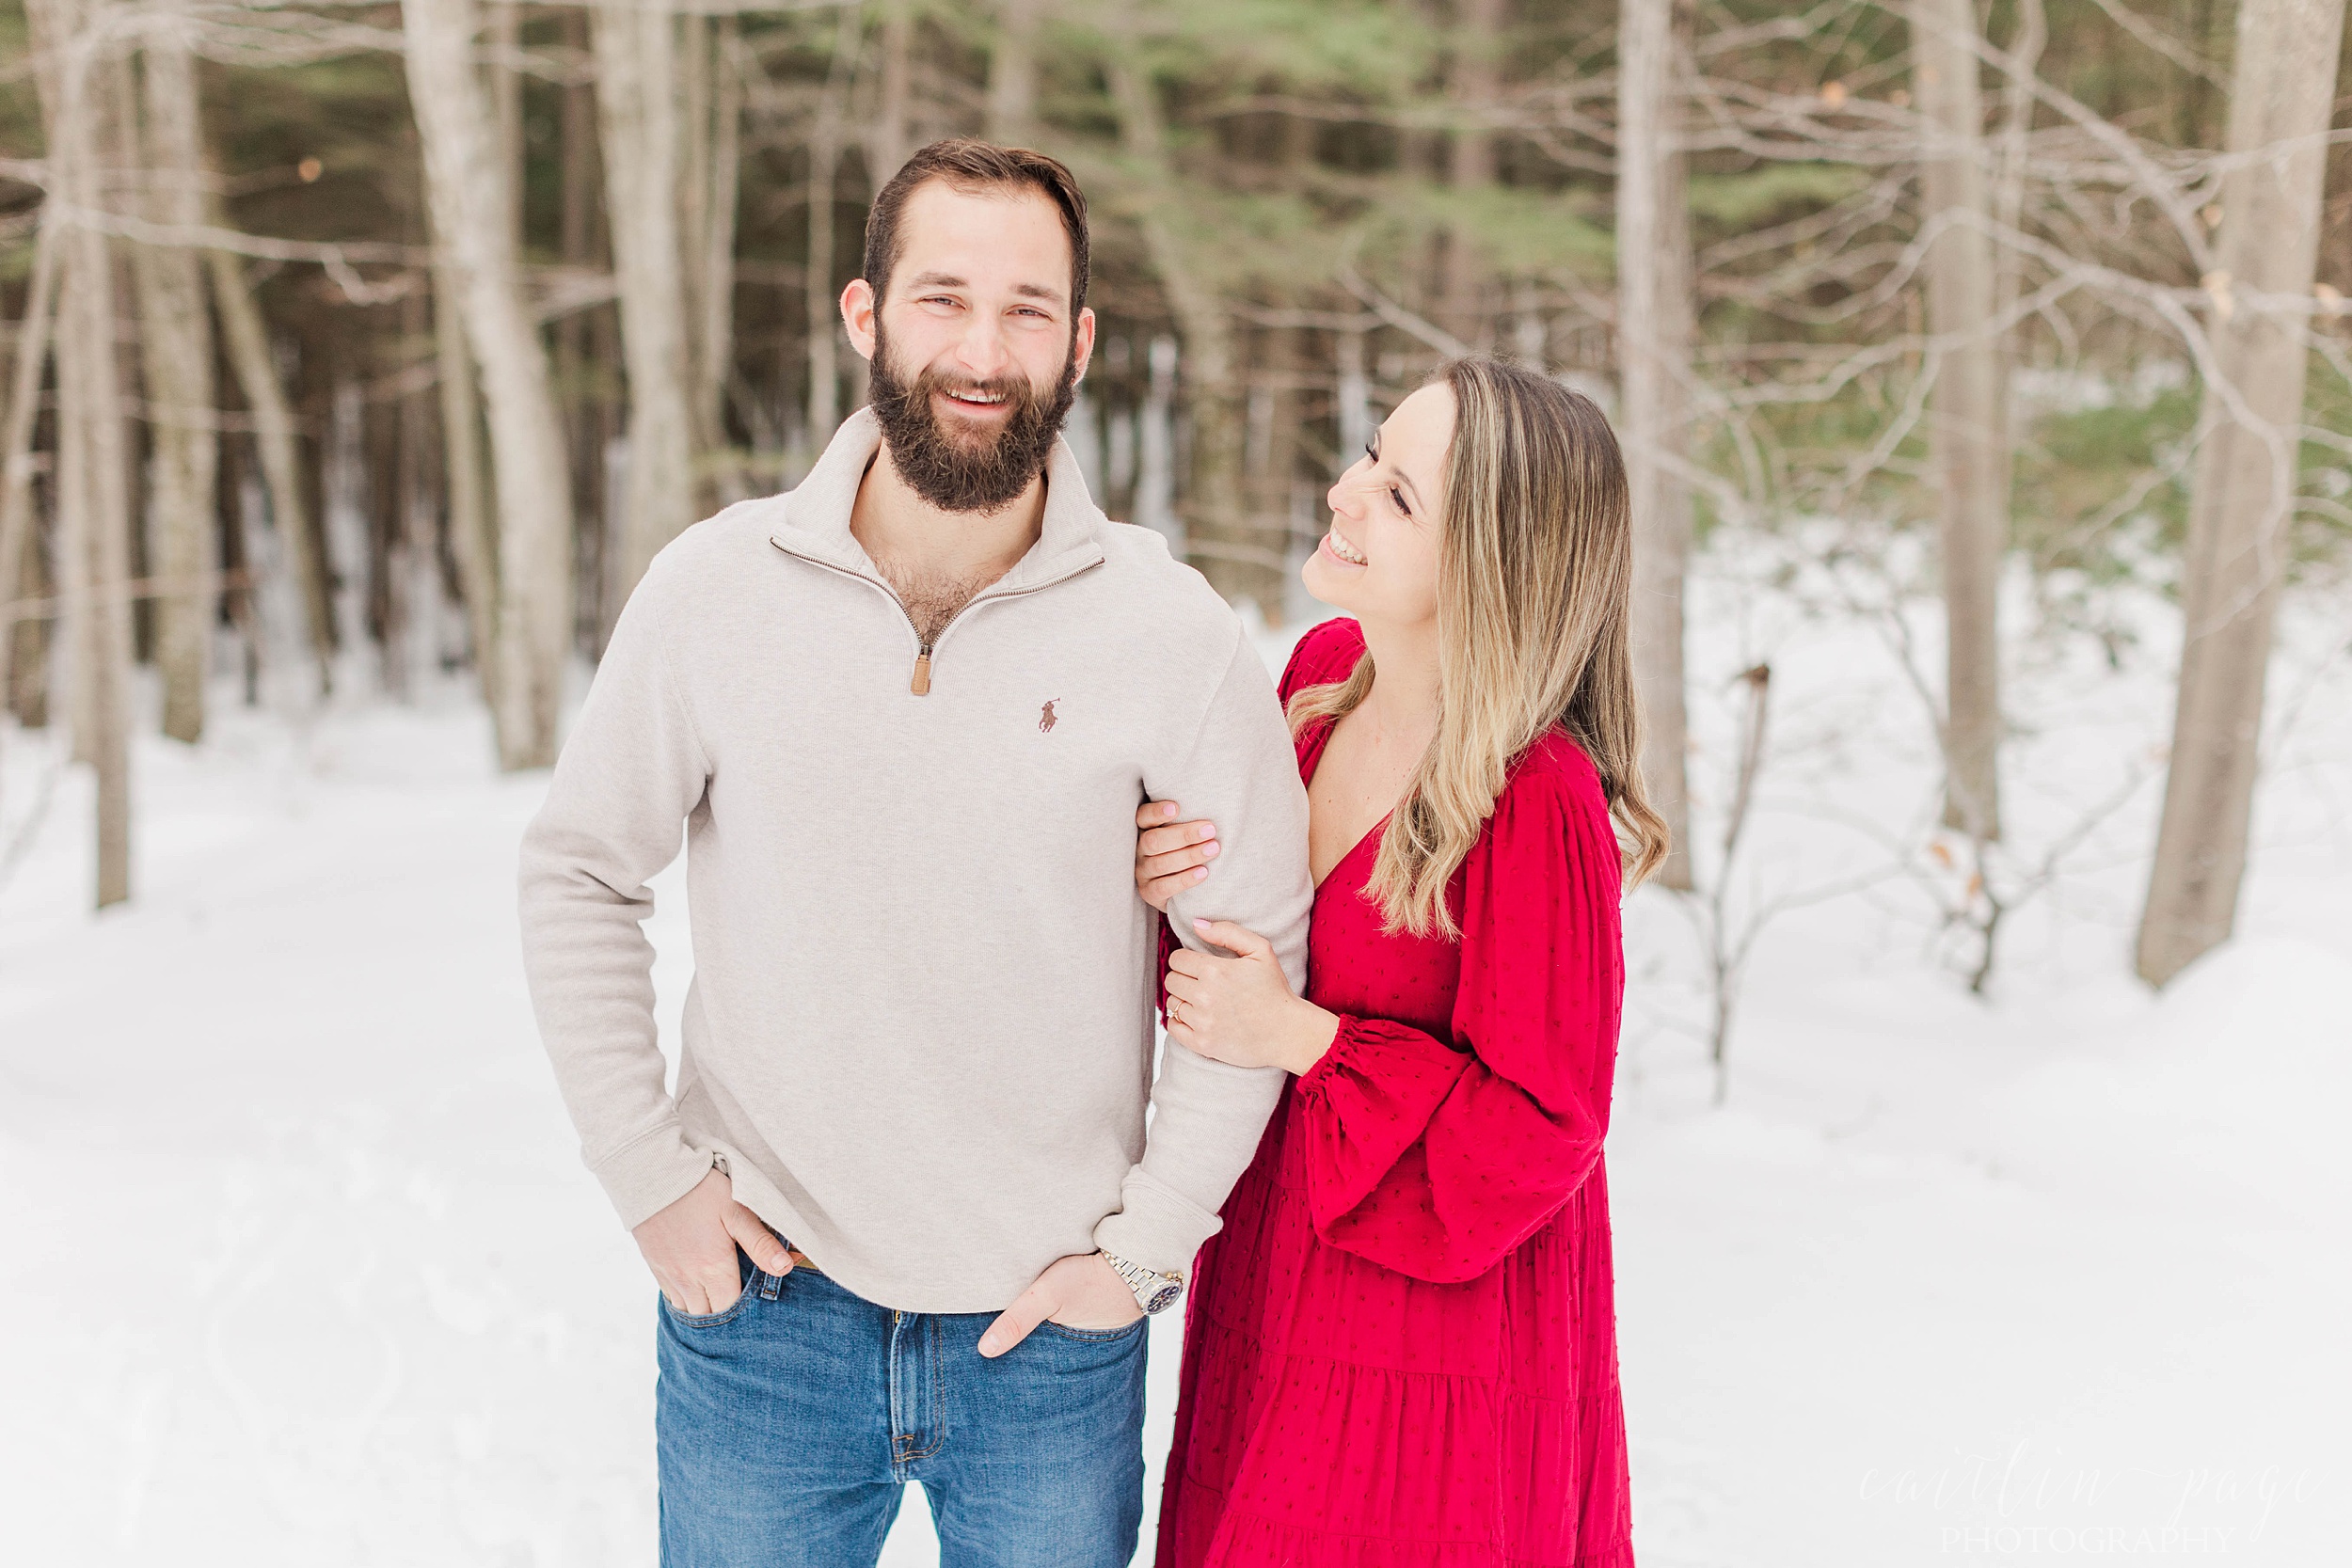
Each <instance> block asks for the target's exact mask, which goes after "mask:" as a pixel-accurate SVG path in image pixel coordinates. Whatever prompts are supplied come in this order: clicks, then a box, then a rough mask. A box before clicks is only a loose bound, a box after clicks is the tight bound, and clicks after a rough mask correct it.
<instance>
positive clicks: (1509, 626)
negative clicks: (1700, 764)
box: [1288, 356, 1666, 941]
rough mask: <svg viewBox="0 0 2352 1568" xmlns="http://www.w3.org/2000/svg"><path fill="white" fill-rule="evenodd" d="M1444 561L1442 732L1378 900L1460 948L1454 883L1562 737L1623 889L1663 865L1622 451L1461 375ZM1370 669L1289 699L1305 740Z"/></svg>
mask: <svg viewBox="0 0 2352 1568" xmlns="http://www.w3.org/2000/svg"><path fill="white" fill-rule="evenodd" d="M1438 381H1443V382H1444V383H1445V385H1446V386H1447V387H1448V388H1451V389H1452V391H1453V393H1454V439H1453V444H1452V445H1451V446H1450V447H1449V448H1448V449H1447V451H1446V461H1445V500H1444V504H1443V506H1442V508H1441V509H1440V513H1441V515H1440V523H1441V535H1440V539H1439V545H1438V733H1437V736H1436V737H1435V738H1434V739H1432V740H1431V741H1430V743H1429V750H1428V751H1427V752H1424V753H1423V754H1422V759H1421V762H1420V764H1419V765H1418V766H1417V767H1416V768H1414V770H1413V775H1412V778H1411V780H1410V782H1409V783H1408V784H1407V785H1406V790H1405V796H1404V799H1403V800H1400V801H1399V802H1398V803H1397V807H1396V811H1395V814H1394V815H1393V816H1391V817H1390V818H1389V825H1388V829H1387V831H1386V832H1383V833H1382V834H1381V837H1380V853H1379V857H1378V859H1377V860H1376V861H1375V863H1374V865H1373V870H1372V879H1371V881H1370V882H1369V883H1367V884H1366V889H1367V891H1368V892H1370V893H1371V894H1372V895H1373V896H1374V897H1375V898H1376V899H1377V900H1378V901H1379V903H1380V907H1381V911H1382V912H1383V914H1384V915H1385V916H1386V918H1387V923H1388V928H1389V930H1390V931H1391V932H1394V931H1397V930H1406V931H1410V932H1411V933H1412V934H1413V935H1415V936H1426V935H1428V934H1429V933H1430V931H1432V930H1433V929H1434V930H1436V931H1438V933H1440V934H1441V935H1443V936H1444V937H1445V938H1446V939H1447V940H1449V941H1452V940H1457V939H1458V938H1459V937H1460V936H1461V929H1460V927H1459V926H1458V925H1457V924H1456V923H1455V921H1454V914H1453V911H1450V910H1449V909H1447V908H1446V901H1445V893H1446V884H1447V883H1448V882H1450V881H1451V880H1452V879H1453V878H1454V870H1455V869H1456V868H1457V867H1459V866H1460V865H1461V863H1462V861H1463V859H1464V858H1465V857H1466V856H1468V855H1469V853H1470V847H1471V846H1472V845H1473V844H1475V843H1477V841H1478V835H1479V833H1480V832H1482V831H1483V830H1484V828H1485V826H1486V817H1487V816H1488V815H1489V814H1491V813H1492V812H1493V810H1494V803H1495V798H1496V797H1497V796H1498V795H1500V794H1501V793H1502V785H1503V782H1504V780H1505V779H1506V778H1507V777H1508V776H1509V774H1510V768H1511V764H1512V763H1513V762H1515V761H1516V760H1517V759H1518V756H1519V755H1520V753H1521V752H1525V751H1526V750H1527V749H1528V747H1530V746H1532V745H1534V743H1535V741H1536V740H1537V739H1538V738H1540V737H1541V736H1543V735H1544V734H1545V733H1546V732H1547V731H1549V729H1551V728H1552V727H1553V726H1555V725H1557V726H1558V727H1559V728H1561V729H1562V730H1564V731H1565V732H1566V734H1567V736H1568V738H1569V739H1571V740H1573V741H1575V742H1576V744H1577V745H1578V747H1580V748H1581V750H1582V751H1583V752H1584V754H1585V755H1586V756H1587V757H1589V758H1590V759H1591V760H1592V763H1593V766H1594V768H1596V769H1597V771H1598V772H1599V774H1600V784H1601V789H1602V792H1603V794H1604V795H1605V797H1606V798H1607V800H1608V802H1609V809H1610V812H1611V814H1612V816H1613V817H1614V818H1615V819H1616V823H1617V826H1618V828H1619V830H1620V831H1621V833H1622V834H1623V838H1624V840H1625V842H1621V843H1620V845H1619V852H1620V854H1621V855H1622V857H1623V867H1624V871H1625V879H1626V885H1627V886H1628V887H1631V886H1633V885H1635V884H1637V883H1639V882H1640V881H1641V880H1642V879H1644V878H1645V877H1647V876H1648V875H1649V874H1650V873H1651V872H1652V871H1654V870H1656V869H1657V866H1658V863H1659V862H1661V861H1662V860H1663V859H1665V856H1666V824H1665V820H1664V818H1662V817H1661V816H1659V815H1658V813H1657V812H1656V811H1655V810H1653V809H1652V808H1651V806H1650V803H1649V797H1648V795H1647V794H1646V793H1645V791H1644V789H1643V787H1642V775H1641V767H1640V758H1641V754H1642V717H1641V708H1640V705H1639V704H1638V703H1637V701H1636V699H1635V696H1634V687H1633V656H1632V642H1631V635H1630V628H1629V621H1630V618H1631V614H1632V589H1633V536H1632V519H1631V514H1630V511H1629V506H1628V502H1627V490H1626V478H1625V464H1624V461H1623V459H1622V458H1621V457H1620V456H1619V455H1618V451H1617V438H1616V436H1614V435H1613V433H1612V432H1611V431H1610V428H1609V421H1608V420H1606V419H1604V418H1603V417H1602V415H1601V412H1600V410H1599V409H1598V408H1597V407H1596V406H1595V405H1594V404H1593V400H1592V399H1590V398H1588V397H1585V396H1583V395H1582V394H1581V393H1578V392H1571V391H1569V390H1568V389H1567V388H1565V387H1562V386H1560V385H1559V384H1558V383H1556V382H1553V381H1550V380H1549V379H1547V378H1546V377H1543V376H1540V375H1537V374H1535V373H1534V372H1530V371H1525V370H1521V369H1518V367H1516V366H1513V365H1506V364H1504V363H1502V362H1501V361H1500V360H1496V359H1490V358H1486V357H1485V356H1477V357H1472V358H1466V359H1456V360H1454V361H1453V362H1452V363H1450V364H1448V365H1447V366H1445V367H1444V369H1442V370H1441V371H1439V372H1438V374H1437V375H1436V376H1434V377H1432V378H1431V384H1432V385H1435V384H1436V383H1437V382H1438ZM1373 673H1374V672H1373V664H1372V656H1371V655H1370V654H1369V653H1367V654H1365V655H1364V657H1362V658H1361V659H1360V660H1359V661H1358V663H1357V665H1356V669H1355V672H1354V673H1352V674H1350V675H1349V676H1348V678H1347V679H1345V680H1343V681H1337V682H1332V683H1329V684H1327V685H1323V686H1311V687H1306V688H1303V689H1300V690H1298V691H1296V692H1295V693H1293V694H1292V696H1291V700H1290V704H1289V707H1288V713H1289V716H1290V725H1291V730H1292V733H1293V734H1296V733H1297V732H1298V731H1300V730H1302V729H1304V728H1305V727H1306V726H1307V725H1309V724H1311V723H1314V722H1316V721H1324V720H1330V721H1336V720H1338V719H1339V718H1340V717H1341V716H1343V714H1346V713H1348V712H1349V711H1350V710H1352V709H1353V708H1355V707H1356V705H1358V704H1359V703H1361V702H1362V701H1363V700H1364V698H1365V696H1366V695H1367V694H1369V693H1370V692H1371V690H1372V682H1373Z"/></svg>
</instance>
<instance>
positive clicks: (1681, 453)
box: [1617, 0, 1695, 890]
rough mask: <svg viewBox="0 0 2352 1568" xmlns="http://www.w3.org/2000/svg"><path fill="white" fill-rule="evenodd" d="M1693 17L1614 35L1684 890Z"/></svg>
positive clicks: (1645, 480) (1627, 285) (1636, 358)
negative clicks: (1684, 133) (1686, 61)
mask: <svg viewBox="0 0 2352 1568" xmlns="http://www.w3.org/2000/svg"><path fill="white" fill-rule="evenodd" d="M1678 12H1679V13H1682V14H1680V15H1677V13H1678ZM1687 14H1688V11H1687V8H1684V7H1674V6H1664V5H1660V4H1658V3H1657V0H1624V4H1623V7H1622V8H1621V10H1620V13H1619V25H1618V34H1617V38H1618V43H1617V354H1618V369H1619V372H1620V374H1621V376H1622V378H1623V396H1624V406H1623V409H1622V411H1621V416H1620V418H1619V420H1618V425H1617V428H1618V430H1619V432H1620V433H1621V434H1622V435H1623V436H1624V437H1625V459H1626V481H1627V487H1628V490H1629V497H1630V501H1631V506H1632V513H1633V627H1632V635H1633V675H1634V684H1635V686H1636V688H1637V689H1638V690H1639V692H1640V695H1641V702H1642V724H1643V744H1642V774H1643V779H1644V782H1645V784H1647V786H1648V789H1649V795H1650V799H1651V801H1652V802H1653V803H1654V804H1655V805H1656V806H1657V808H1658V810H1659V813H1660V814H1661V816H1664V817H1665V819H1666V827H1667V832H1668V833H1669V835H1670V847H1669V848H1668V850H1667V854H1666V861H1665V863H1664V865H1663V866H1661V868H1660V871H1659V879H1660V880H1661V881H1662V882H1663V883H1664V884H1665V885H1666V886H1668V887H1673V888H1682V889H1685V890H1688V889H1689V888H1690V887H1691V886H1692V871H1691V806H1690V783H1689V777H1688V763H1687V757H1688V752H1689V750H1690V746H1689V732H1688V716H1687V711H1686V708H1685V704H1684V687H1685V677H1684V672H1683V631H1682V604H1683V578H1684V575H1685V572H1686V569H1687V566H1688V563H1689V561H1690V555H1691V527H1692V519H1691V490H1690V485H1689V484H1688V483H1686V482H1685V481H1684V479H1683V478H1682V476H1681V473H1680V472H1679V471H1678V470H1679V467H1680V465H1682V464H1684V463H1686V462H1687V461H1688V460H1689V457H1690V439H1691V437H1690V392H1689V387H1690V382H1691V376H1692V366H1691V347H1692V337H1693V335H1694V332H1695V325H1694V308H1693V305H1692V258H1691V214H1690V189H1689V180H1688V173H1687V166H1686V159H1685V155H1684V153H1683V151H1682V150H1681V148H1680V146H1679V145H1678V143H1679V136H1678V131H1679V127H1680V125H1681V123H1682V109H1681V105H1682V99H1683V95H1682V91H1681V84H1680V82H1679V80H1678V78H1679V75H1680V72H1679V71H1678V70H1677V62H1678V48H1679V41H1678V40H1677V30H1678V26H1679V25H1680V24H1681V23H1682V22H1683V21H1684V20H1685V19H1686V18H1687Z"/></svg>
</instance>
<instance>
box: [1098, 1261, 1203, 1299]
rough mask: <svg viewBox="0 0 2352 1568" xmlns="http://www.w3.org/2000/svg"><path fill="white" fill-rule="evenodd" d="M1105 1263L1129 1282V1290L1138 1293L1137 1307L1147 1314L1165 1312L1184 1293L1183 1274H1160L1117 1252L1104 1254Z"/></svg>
mask: <svg viewBox="0 0 2352 1568" xmlns="http://www.w3.org/2000/svg"><path fill="white" fill-rule="evenodd" d="M1103 1261H1104V1262H1105V1263H1108V1264H1109V1265H1110V1266H1111V1269H1112V1272H1114V1273H1116V1274H1117V1275H1119V1277H1120V1278H1121V1279H1123V1280H1125V1281H1126V1282H1127V1289H1129V1290H1130V1291H1134V1292H1135V1293H1136V1306H1137V1307H1142V1308H1143V1309H1144V1311H1146V1312H1164V1311H1166V1310H1167V1309H1168V1307H1173V1306H1174V1305H1175V1304H1176V1298H1177V1297H1178V1296H1181V1295H1183V1294H1184V1275H1181V1274H1159V1273H1157V1272H1155V1271H1153V1270H1151V1269H1147V1268H1145V1267H1144V1266H1143V1265H1142V1264H1140V1263H1130V1262H1128V1261H1127V1259H1124V1258H1121V1257H1120V1256H1119V1255H1118V1254H1117V1253H1115V1252H1106V1253H1104V1254H1103Z"/></svg>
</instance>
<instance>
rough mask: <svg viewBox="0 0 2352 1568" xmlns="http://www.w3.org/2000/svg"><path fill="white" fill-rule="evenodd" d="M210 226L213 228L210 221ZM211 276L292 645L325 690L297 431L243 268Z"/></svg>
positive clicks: (219, 268) (314, 549)
mask: <svg viewBox="0 0 2352 1568" xmlns="http://www.w3.org/2000/svg"><path fill="white" fill-rule="evenodd" d="M218 221H220V219H219V216H218V214H215V222H218ZM205 260H206V261H208V262H209V263H210V265H211V268H212V274H213V303H214V305H215V307H216V308H217V309H219V311H220V337H221V343H222V345H223V346H224V347H225V348H227V350H228V351H229V365H230V370H232V371H233V372H235V373H236V377H237V386H238V388H239V389H240V390H241V391H243V392H244V394H245V404H246V408H247V409H248V410H249V411H250V412H251V414H252V418H253V444H254V446H255V447H256V448H257V449H258V450H259V451H260V454H261V459H262V491H263V494H265V495H266V496H267V497H268V499H269V514H270V520H271V522H272V523H273V524H274V525H275V526H276V529H277V532H278V544H279V546H281V547H282V548H283V549H284V551H285V558H286V560H285V564H286V569H287V570H288V571H289V572H291V573H292V574H293V575H294V581H295V584H296V592H295V594H294V612H295V613H296V614H298V615H299V616H300V617H301V620H302V626H301V627H300V632H301V636H300V638H299V639H298V641H301V642H305V643H308V644H309V646H310V656H311V657H312V658H313V659H314V660H315V661H316V664H317V679H316V682H315V685H314V689H315V690H319V691H324V690H326V689H328V688H329V687H330V686H331V685H332V684H333V683H332V679H331V676H330V673H329V672H330V670H331V669H332V665H333V657H334V646H335V644H334V632H333V629H332V627H333V621H332V618H331V612H330V610H329V608H328V605H327V602H326V571H325V569H324V568H323V566H322V564H321V562H320V550H319V537H318V533H317V531H316V530H315V529H314V528H313V527H312V526H311V522H310V500H309V497H308V495H307V493H306V492H305V490H304V489H303V484H302V450H301V445H300V443H301V439H302V437H301V431H300V427H299V426H298V425H297V424H296V423H295V421H294V404H292V403H291V402H289V401H288V400H287V397H286V388H285V385H284V384H283V383H282V382H280V381H279V380H278V363H277V358H276V356H274V355H272V354H271V352H270V345H269V332H268V329H267V328H266V327H265V326H263V325H262V309H261V306H260V305H259V304H257V303H256V302H255V300H254V298H253V292H252V290H251V288H250V287H249V286H247V284H246V280H245V264H244V262H242V261H239V260H238V259H237V258H236V257H235V256H234V255H231V254H230V252H228V251H226V250H215V251H212V252H210V253H208V255H207V256H206V258H205Z"/></svg>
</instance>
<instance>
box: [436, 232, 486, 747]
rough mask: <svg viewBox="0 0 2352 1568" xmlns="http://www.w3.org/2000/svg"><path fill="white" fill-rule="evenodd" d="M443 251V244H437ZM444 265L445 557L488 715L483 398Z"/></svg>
mask: <svg viewBox="0 0 2352 1568" xmlns="http://www.w3.org/2000/svg"><path fill="white" fill-rule="evenodd" d="M444 248H446V247H444ZM457 293H458V291H457V280H456V278H455V277H453V268H452V267H451V266H450V264H449V263H448V262H447V261H437V262H435V263H434V266H433V348H434V357H435V359H436V361H437V365H438V369H439V374H438V376H437V381H438V383H439V386H440V393H441V463H442V467H443V470H444V472H445V473H446V475H447V480H448V487H449V545H450V554H451V555H452V556H453V557H454V558H455V560H456V562H457V587H458V591H459V592H460V593H462V594H464V595H465V598H466V627H467V632H468V635H469V637H470V638H471V639H472V641H473V663H474V673H475V676H476V678H477V679H479V680H480V681H481V682H482V698H483V701H484V702H485V703H486V704H487V705H489V708H490V711H491V712H493V713H496V712H498V711H499V700H498V689H497V687H498V673H499V660H498V646H499V635H498V624H499V623H498V613H499V571H498V540H497V538H496V537H495V536H494V535H493V532H492V530H491V525H490V501H489V494H488V491H489V486H488V484H487V483H485V476H484V474H483V471H482V467H483V465H482V396H481V392H480V390H479V388H477V387H476V386H475V384H474V358H473V351H472V349H471V348H470V347H469V346H468V344H467V342H466V323H465V318H464V314H463V311H462V310H461V309H460V307H459V305H458V303H457Z"/></svg>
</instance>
